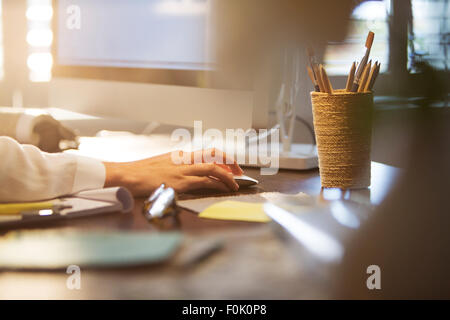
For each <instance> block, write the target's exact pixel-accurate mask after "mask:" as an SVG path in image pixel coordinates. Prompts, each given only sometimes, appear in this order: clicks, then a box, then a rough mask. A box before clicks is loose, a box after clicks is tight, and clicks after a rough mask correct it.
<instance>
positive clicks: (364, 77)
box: [358, 61, 372, 92]
mask: <svg viewBox="0 0 450 320" xmlns="http://www.w3.org/2000/svg"><path fill="white" fill-rule="evenodd" d="M371 69H372V61H369V63H368V64H366V67H365V68H364V72H363V74H362V76H361V80H360V82H359V87H358V92H364V88H365V87H366V82H367V79H368V78H369V74H370V70H371Z"/></svg>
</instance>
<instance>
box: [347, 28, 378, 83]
mask: <svg viewBox="0 0 450 320" xmlns="http://www.w3.org/2000/svg"><path fill="white" fill-rule="evenodd" d="M374 36H375V34H374V33H373V32H372V31H369V34H368V35H367V39H366V53H365V54H364V57H363V58H362V59H361V62H360V63H359V66H358V69H357V70H356V75H355V79H354V80H353V85H352V90H351V91H352V92H358V89H359V85H360V81H361V76H362V74H363V72H364V69H365V67H366V64H367V60H369V55H370V49H371V48H372V43H373V38H374Z"/></svg>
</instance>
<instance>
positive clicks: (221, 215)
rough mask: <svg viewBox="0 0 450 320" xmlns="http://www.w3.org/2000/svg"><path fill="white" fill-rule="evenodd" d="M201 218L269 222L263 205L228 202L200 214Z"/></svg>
mask: <svg viewBox="0 0 450 320" xmlns="http://www.w3.org/2000/svg"><path fill="white" fill-rule="evenodd" d="M199 217H200V218H206V219H218V220H238V221H251V222H268V221H270V218H269V217H268V216H267V215H266V214H265V213H264V209H263V204H262V203H253V202H242V201H232V200H226V201H221V202H218V203H215V204H213V205H211V206H209V207H208V208H206V209H205V210H203V211H202V212H200V214H199Z"/></svg>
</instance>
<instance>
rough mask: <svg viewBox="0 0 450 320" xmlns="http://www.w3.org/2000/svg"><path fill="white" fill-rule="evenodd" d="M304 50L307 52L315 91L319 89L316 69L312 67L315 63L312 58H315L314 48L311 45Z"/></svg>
mask: <svg viewBox="0 0 450 320" xmlns="http://www.w3.org/2000/svg"><path fill="white" fill-rule="evenodd" d="M306 51H307V53H308V59H309V65H310V69H311V71H312V78H313V79H314V80H313V83H314V89H315V90H316V91H320V87H319V84H318V75H317V72H316V70H315V69H314V66H315V65H316V63H315V62H314V60H315V58H314V50H313V49H312V48H311V47H308V48H307V49H306ZM308 72H309V70H308ZM310 77H311V75H310ZM311 80H312V79H311Z"/></svg>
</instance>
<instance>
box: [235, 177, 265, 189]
mask: <svg viewBox="0 0 450 320" xmlns="http://www.w3.org/2000/svg"><path fill="white" fill-rule="evenodd" d="M233 177H234V181H236V183H237V184H238V185H239V188H246V187H250V186H253V185H255V184H258V183H259V181H258V180H256V179H253V178H251V177H249V176H245V175H242V176H233Z"/></svg>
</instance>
